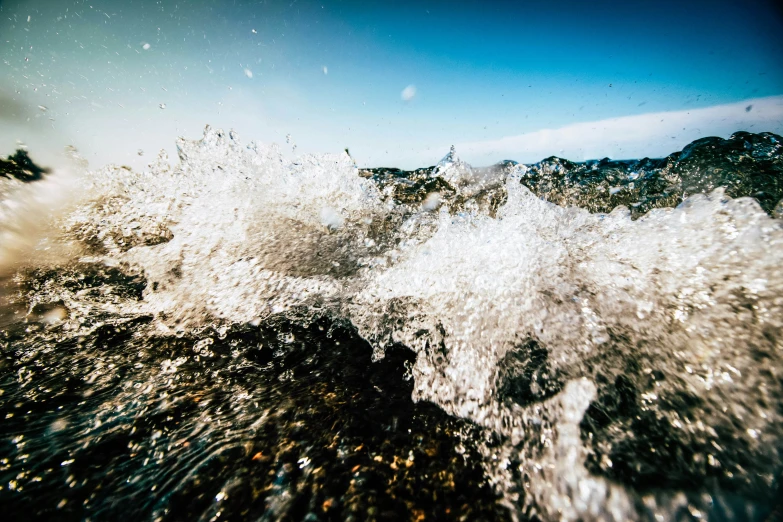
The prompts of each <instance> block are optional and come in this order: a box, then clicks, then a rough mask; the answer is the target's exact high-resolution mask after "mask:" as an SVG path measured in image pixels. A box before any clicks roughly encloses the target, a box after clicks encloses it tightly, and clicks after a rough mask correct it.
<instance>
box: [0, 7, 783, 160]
mask: <svg viewBox="0 0 783 522" xmlns="http://www.w3.org/2000/svg"><path fill="white" fill-rule="evenodd" d="M781 35H783V11H781V8H780V7H779V6H778V4H777V2H775V1H774V0H765V1H762V0H748V1H744V2H740V1H734V2H730V1H722V0H712V1H706V0H705V1H702V0H695V1H669V0H658V1H654V2H653V1H651V2H625V3H618V2H611V1H606V0H597V1H594V2H585V1H558V0H550V1H544V2H525V1H518V2H510V1H509V2H489V1H483V2H445V1H426V0H422V1H416V2H408V1H395V2H359V1H335V0H324V1H321V2H314V1H307V0H288V1H273V0H266V1H263V0H262V1H259V0H256V1H244V0H234V1H223V2H213V1H205V0H192V1H188V0H178V1H170V0H126V1H123V2H118V1H116V0H113V1H109V0H87V1H81V0H29V1H25V0H16V1H13V0H0V42H2V46H0V71H1V72H0V153H3V154H5V153H8V152H10V151H12V150H13V149H14V148H15V147H16V142H17V140H20V141H22V142H24V143H26V144H28V145H29V146H30V148H31V153H32V154H33V156H34V157H40V158H43V159H44V160H45V161H48V162H50V163H51V162H55V163H56V161H57V159H56V158H57V154H59V153H60V151H61V150H62V148H63V147H64V146H65V145H67V144H73V145H75V146H76V147H77V148H78V149H79V150H80V151H82V153H83V154H84V156H85V157H86V158H87V159H88V160H89V161H90V163H91V164H92V165H93V166H100V165H102V164H104V163H107V162H114V163H118V164H129V165H133V166H136V167H139V166H143V165H146V164H147V163H149V162H151V161H152V159H153V158H154V157H155V155H156V154H157V151H158V150H159V149H161V148H166V149H168V150H169V151H170V153H172V154H173V151H174V140H175V138H176V137H177V136H180V135H182V136H185V137H188V138H198V137H200V136H201V133H202V129H203V127H204V125H205V124H211V125H212V126H214V127H219V128H224V129H226V130H228V129H230V128H233V129H235V130H237V131H238V132H239V135H240V137H241V138H242V139H243V141H250V140H259V141H262V142H271V141H275V142H278V143H280V144H281V146H282V147H283V148H284V149H285V150H286V151H288V153H290V151H291V148H292V146H291V144H288V145H287V144H286V138H285V137H286V135H288V134H290V135H291V137H292V144H293V143H295V144H296V145H297V150H296V152H297V153H299V152H338V151H341V150H342V149H343V148H345V147H350V150H351V153H352V154H353V156H354V157H355V158H356V160H357V162H358V164H360V165H362V166H380V165H387V166H400V167H404V168H412V167H417V166H422V165H431V164H433V163H435V162H437V161H438V159H440V157H442V156H443V155H444V154H445V153H446V152H447V151H448V147H449V145H451V144H458V149H457V150H458V153H460V155H461V156H463V157H464V158H465V159H466V160H468V161H471V162H474V163H477V164H488V163H493V162H495V161H498V160H501V159H506V158H511V159H516V160H519V161H525V162H531V161H537V160H539V159H542V158H543V157H545V156H547V155H550V154H562V155H565V156H567V157H570V158H571V159H574V160H581V159H586V158H588V157H602V156H607V155H608V156H612V157H633V156H642V155H649V156H660V155H664V154H666V153H668V152H671V151H674V150H678V149H680V148H681V147H682V146H683V145H685V144H687V143H688V142H689V141H691V140H692V139H695V138H698V137H702V136H706V135H728V134H730V133H731V132H732V131H734V130H741V129H742V130H744V129H747V130H753V131H773V132H779V133H780V132H783V66H782V65H783V37H781ZM409 85H412V86H415V95H414V96H413V97H412V98H411V99H409V100H407V101H406V100H405V99H403V98H404V97H403V96H402V93H403V90H404V89H406V87H408V86H409ZM409 92H410V91H409ZM39 106H40V107H45V109H43V108H39ZM162 106H164V107H165V108H161V107H162ZM749 106H750V109H748V107H749ZM705 111H706V112H705ZM670 115H671V118H670ZM705 115H708V116H709V117H707V116H705ZM629 117H630V118H636V119H630V120H628V119H627V118H629ZM618 118H619V119H621V122H624V123H623V124H622V125H619V127H618V126H617V125H616V123H613V122H616V121H617V119H618ZM623 118H625V119H623ZM672 118H674V119H672ZM676 118H680V119H676ZM659 120H660V122H659ZM664 121H667V122H673V121H677V122H678V123H677V125H679V124H680V123H682V125H683V128H682V129H680V128H679V127H676V128H675V126H674V125H673V124H671V125H669V124H668V123H667V126H657V123H662V122H664ZM580 125H581V126H580ZM629 125H631V126H634V129H635V130H636V131H638V132H634V133H632V134H633V136H634V140H635V141H634V140H631V141H629V139H627V138H628V136H629V133H628V126H629ZM545 129H549V130H545ZM596 129H599V130H598V131H597V130H596ZM596 133H598V134H596ZM552 136H554V137H555V138H551V137H552ZM596 136H598V139H596ZM526 137H533V138H535V140H537V141H535V140H533V141H531V140H527V138H526ZM531 139H532V138H531ZM460 144H463V145H462V146H461V145H460ZM139 150H141V151H143V156H139V155H138V151H139Z"/></svg>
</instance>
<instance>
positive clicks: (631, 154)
mask: <svg viewBox="0 0 783 522" xmlns="http://www.w3.org/2000/svg"><path fill="white" fill-rule="evenodd" d="M750 106H752V107H753V109H752V110H750V111H748V110H747V107H750ZM739 130H748V131H751V132H765V131H766V132H775V133H780V132H783V96H771V97H768V98H758V99H752V100H744V101H741V102H737V103H730V104H726V105H715V106H713V107H706V108H703V109H690V110H684V111H671V112H655V113H647V114H639V115H636V116H624V117H620V118H610V119H606V120H600V121H593V122H584V123H574V124H571V125H566V126H565V127H560V128H558V129H543V130H539V131H535V132H528V133H525V134H519V135H516V136H506V137H503V138H500V139H496V140H487V141H474V142H468V143H459V144H457V145H456V147H457V152H458V153H459V154H460V156H461V157H464V158H465V159H467V160H468V161H471V162H472V163H482V162H484V163H487V162H495V161H499V160H501V159H514V160H517V161H523V162H533V161H538V160H540V159H543V158H545V157H548V156H552V155H555V156H561V157H565V158H568V159H572V160H584V159H593V158H597V159H600V158H603V157H611V158H616V159H622V158H641V157H645V156H647V157H662V156H666V155H668V154H670V153H671V152H674V151H676V150H680V149H681V148H682V147H684V146H685V145H687V144H688V143H690V142H692V141H693V140H697V139H699V138H703V137H705V136H723V137H728V136H729V135H730V134H732V133H734V132H736V131H739Z"/></svg>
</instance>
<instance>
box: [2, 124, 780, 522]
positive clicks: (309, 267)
mask: <svg viewBox="0 0 783 522" xmlns="http://www.w3.org/2000/svg"><path fill="white" fill-rule="evenodd" d="M780 140H781V138H780V137H778V136H775V135H773V134H769V133H766V134H749V133H737V134H735V135H734V136H732V137H731V138H730V139H728V140H722V139H719V138H706V139H704V140H699V141H697V142H694V143H693V144H691V145H690V146H688V147H686V149H684V150H683V151H682V152H678V153H675V154H673V155H671V156H669V157H668V158H664V159H660V160H649V159H645V160H641V161H610V160H602V161H595V162H587V163H572V162H568V161H567V160H562V159H559V158H549V159H546V160H544V161H542V162H540V163H538V164H535V165H521V164H517V163H515V162H513V161H506V162H503V163H501V164H498V165H495V166H493V167H489V168H480V169H478V168H473V167H471V166H470V165H468V164H467V163H465V162H463V161H462V160H460V159H459V158H458V157H457V155H456V152H455V151H454V150H453V149H452V151H451V152H450V153H449V154H448V155H447V156H446V157H445V158H444V159H443V160H442V161H441V162H440V163H439V164H438V165H436V166H435V167H431V168H425V169H419V170H416V171H412V172H404V171H398V170H395V169H370V170H362V169H358V168H357V167H356V165H355V164H354V162H353V160H352V159H351V157H350V156H348V154H338V155H320V156H302V157H300V158H297V159H295V160H293V161H289V160H285V159H283V157H282V155H281V153H280V151H279V150H278V149H277V148H276V146H274V145H272V146H265V145H260V144H255V143H251V144H250V145H248V146H243V145H242V144H241V143H240V141H239V139H238V137H237V136H236V135H234V134H233V133H230V134H228V135H226V134H224V133H223V132H221V131H216V130H213V129H210V128H207V130H206V131H205V134H204V137H203V139H201V140H198V141H186V140H183V139H180V140H179V141H178V144H177V145H178V151H179V163H178V164H177V166H176V167H173V168H172V167H171V166H170V165H169V163H168V161H167V158H165V157H161V158H159V160H158V161H157V162H156V163H155V164H153V165H151V166H150V168H149V169H148V170H146V171H144V172H135V171H132V170H130V169H127V168H122V167H114V166H110V167H106V168H103V169H100V170H98V171H95V172H91V173H89V174H84V175H83V176H81V177H79V178H78V180H79V186H78V193H77V194H74V195H73V196H72V198H70V199H67V202H66V203H63V208H62V210H61V211H60V212H59V213H58V214H57V215H56V216H55V218H53V219H52V220H51V221H52V222H51V223H49V224H48V225H47V228H45V233H44V232H41V234H39V235H41V237H43V240H41V241H37V242H36V243H34V244H32V245H29V244H28V247H27V248H28V250H26V252H27V251H29V250H30V249H32V253H31V254H28V255H27V257H26V258H25V259H26V261H21V260H20V257H19V256H12V257H8V259H9V260H8V261H5V262H4V269H5V272H7V273H8V274H9V275H7V276H6V277H5V278H4V279H3V282H2V285H3V288H4V290H3V303H2V313H0V319H2V322H0V326H2V329H3V330H2V332H3V336H2V338H0V346H1V347H2V350H3V353H4V355H5V362H4V363H3V365H2V366H0V376H1V377H0V379H1V380H0V388H1V389H0V414H5V418H6V419H8V420H7V421H6V424H5V425H4V427H3V428H1V429H0V431H2V433H3V436H4V437H6V439H7V441H9V442H7V443H5V444H6V448H5V449H6V450H7V451H4V453H5V454H6V455H8V456H7V458H4V459H3V460H2V461H0V479H2V482H3V484H6V486H4V487H3V490H2V491H0V493H2V494H3V495H15V496H14V497H13V498H16V499H18V498H23V497H24V495H27V496H28V497H29V493H26V494H23V493H22V492H23V491H25V490H27V491H28V492H29V491H30V490H33V491H37V492H39V493H40V494H41V495H43V496H44V497H45V498H46V499H49V498H51V501H50V502H49V504H51V505H48V504H46V502H44V503H42V504H41V507H40V508H36V509H39V511H36V513H38V514H39V516H47V515H51V514H52V513H55V512H57V510H60V512H64V513H68V514H69V515H68V516H69V517H71V518H85V517H88V516H90V514H91V513H92V514H94V515H95V516H101V515H103V516H106V515H107V514H111V513H117V511H112V510H116V509H118V508H117V507H116V506H124V509H125V510H126V512H127V509H135V510H136V511H137V513H138V514H139V515H140V516H148V517H151V518H170V519H176V518H182V517H185V516H187V517H191V518H193V517H196V518H198V517H203V518H205V519H210V518H214V517H218V516H220V513H224V515H223V516H229V517H240V518H246V517H248V516H255V517H256V518H259V517H260V518H262V519H270V520H272V519H280V518H289V519H303V518H306V517H311V519H313V520H314V519H318V518H319V517H320V518H339V519H346V518H350V517H351V516H353V517H357V518H381V519H383V518H388V517H389V516H391V517H393V514H394V513H398V512H400V511H405V512H408V513H409V515H410V517H411V518H416V517H417V516H418V515H417V514H418V513H429V512H433V513H435V514H436V515H437V516H440V517H444V518H454V517H457V516H460V515H462V516H468V517H469V518H474V519H475V518H493V519H499V518H509V519H522V520H527V519H535V518H539V519H543V520H669V519H683V518H684V519H698V518H705V517H706V518H709V519H714V520H746V519H752V520H762V519H764V518H765V517H767V516H768V515H769V514H770V512H771V511H772V510H773V509H774V508H775V498H776V488H778V484H779V477H780V473H781V470H783V466H782V464H783V463H781V450H783V380H782V379H781V374H780V368H782V367H783V364H782V363H783V332H781V328H783V269H782V268H781V267H783V225H782V222H781V221H780V220H778V219H777V216H778V215H779V212H780V208H781V207H780V203H778V201H780V200H781V198H783V155H781V149H782V148H783V146H782V145H781V143H780ZM57 177H58V174H53V175H50V176H48V177H46V179H44V180H43V181H35V182H30V183H22V182H21V181H19V180H14V179H8V180H4V179H0V182H2V183H5V184H4V185H3V190H2V191H0V197H2V198H3V212H4V220H3V224H2V230H0V232H2V233H3V234H4V235H5V237H9V238H19V237H23V236H24V235H25V228H24V226H21V225H19V223H23V222H24V221H23V220H24V219H27V218H26V217H25V216H28V215H30V213H31V212H35V211H37V208H39V207H40V205H39V206H38V207H37V206H36V204H35V203H34V202H33V203H30V202H29V201H32V200H33V199H35V198H32V199H30V198H27V199H25V198H23V197H20V196H18V193H19V191H21V190H24V191H27V192H30V193H31V194H37V193H40V192H41V191H43V190H44V189H43V188H41V189H38V188H37V187H38V186H41V187H43V186H44V185H43V184H45V183H47V182H50V180H54V179H57ZM72 185H73V184H71V186H72ZM49 190H51V189H49ZM20 201H21V202H22V203H19V202H20ZM42 230H43V229H42ZM28 243H29V242H28ZM51 249H54V250H56V251H57V253H58V254H57V256H43V252H46V251H49V250H51ZM37 252H40V253H41V255H40V257H36V256H38V253H37ZM36 259H38V261H36ZM370 357H372V361H375V362H370ZM63 390H65V391H63ZM409 398H412V399H413V404H411V403H410V402H409ZM20 405H21V406H20ZM431 405H435V406H437V408H434V407H432V406H431ZM25 412H27V413H25ZM36 412H37V413H36ZM171 412H176V415H175V414H174V413H171ZM9 415H10V416H9ZM25 415H26V416H25ZM36 415H37V417H36ZM363 416H366V418H367V419H370V421H364V420H357V417H358V418H362V417H363ZM20 417H21V418H25V419H27V420H26V421H25V422H26V423H25V422H22V421H21V420H18V419H20ZM35 418H39V419H44V420H40V421H33V420H32V419H35ZM15 419H16V420H15ZM330 422H333V423H334V424H332V428H331V429H328V428H327V427H326V425H327V424H329V423H330ZM405 430H407V432H406V431H405ZM417 433H418V435H416V434H417ZM416 437H419V438H416ZM46 441H48V442H46ZM101 444H103V445H104V446H106V447H107V448H109V449H106V448H104V449H102V450H101V451H100V452H99V451H97V450H91V449H90V447H91V446H95V445H97V446H98V447H100V446H101ZM115 446H116V448H115ZM112 448H113V449H112ZM196 448H198V449H196ZM357 448H358V449H357ZM433 448H434V449H433ZM365 452H368V453H367V455H366V456H365ZM51 455H56V460H59V461H58V462H54V461H53V460H51V459H52V457H51ZM101 455H105V457H101ZM47 459H48V460H47ZM102 459H103V460H102ZM144 459H146V460H144ZM351 459H354V460H351ZM140 460H141V461H142V462H143V464H141V463H140V462H139V461H140ZM50 461H51V462H50ZM353 462H356V464H355V467H354V464H353ZM66 463H67V464H66ZM79 463H81V465H82V466H83V469H82V471H81V472H72V471H68V470H66V468H72V467H74V466H77V465H78V464H79ZM150 463H151V464H150ZM107 466H110V467H111V468H110V469H111V471H110V472H109V471H107V469H108V468H107ZM253 466H260V467H258V468H256V467H253ZM251 467H252V470H250V471H249V469H250V468H251ZM47 470H48V471H47ZM85 470H88V471H89V470H92V471H90V472H87V471H85ZM253 470H256V471H253ZM258 470H262V471H258ZM324 470H327V471H328V472H329V473H331V474H330V475H329V477H328V478H325V477H326V474H329V473H327V471H324ZM79 473H81V474H79ZM107 473H108V475H107ZM112 473H115V474H116V475H117V476H116V477H115V476H114V475H112ZM362 473H365V475H362ZM210 476H211V477H212V478H208V477H210ZM368 477H370V478H368ZM425 477H429V478H428V479H427V480H428V481H429V482H427V480H425ZM330 481H331V482H330ZM373 481H375V482H373ZM422 481H424V482H422ZM101 482H105V483H107V484H111V485H112V486H111V490H110V491H108V490H101ZM422 483H426V484H429V485H428V486H426V487H425V488H424V489H422V487H421V484H422ZM36 488H38V489H36ZM41 488H48V490H47V489H41ZM395 488H396V489H395ZM427 488H431V489H427ZM74 491H76V493H74ZM150 491H152V498H151V499H146V500H144V501H141V500H139V499H141V496H142V495H148V494H149V492H150ZM156 491H157V493H156ZM44 492H46V493H45V494H44ZM438 492H441V493H438ZM439 494H440V497H439V496H438V495H439ZM109 497H111V499H109ZM193 499H200V500H198V502H196V501H195V500H193ZM471 499H481V500H478V501H475V502H474V500H471ZM77 500H78V502H77ZM110 500H111V501H110ZM191 501H192V506H195V507H192V506H191V507H186V506H187V504H188V502H191ZM199 502H200V503H199ZM232 502H233V503H232ZM134 503H135V504H134ZM15 505H17V506H27V507H26V509H30V507H29V505H25V504H24V503H23V502H22V501H19V500H17V502H16V504H15ZM129 506H130V507H129ZM133 506H135V507H133ZM303 506H305V507H303ZM20 509H21V507H20ZM67 510H71V511H67ZM189 510H193V511H189ZM243 510H244V511H243ZM437 510H441V511H437ZM471 510H473V511H471ZM390 513H391V515H389V514H390ZM312 517H316V518H312Z"/></svg>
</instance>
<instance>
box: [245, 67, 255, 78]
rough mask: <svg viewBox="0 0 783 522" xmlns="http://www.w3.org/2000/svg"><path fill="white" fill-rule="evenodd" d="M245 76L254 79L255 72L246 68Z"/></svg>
mask: <svg viewBox="0 0 783 522" xmlns="http://www.w3.org/2000/svg"><path fill="white" fill-rule="evenodd" d="M245 76H247V77H248V78H252V77H253V71H251V70H250V69H247V68H245Z"/></svg>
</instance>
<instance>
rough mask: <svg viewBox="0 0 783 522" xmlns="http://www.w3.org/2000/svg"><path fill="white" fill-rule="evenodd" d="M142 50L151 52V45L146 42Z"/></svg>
mask: <svg viewBox="0 0 783 522" xmlns="http://www.w3.org/2000/svg"><path fill="white" fill-rule="evenodd" d="M141 48H142V49H144V50H145V51H149V50H150V44H148V43H146V42H145V43H144V44H143V45H142V46H141Z"/></svg>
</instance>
